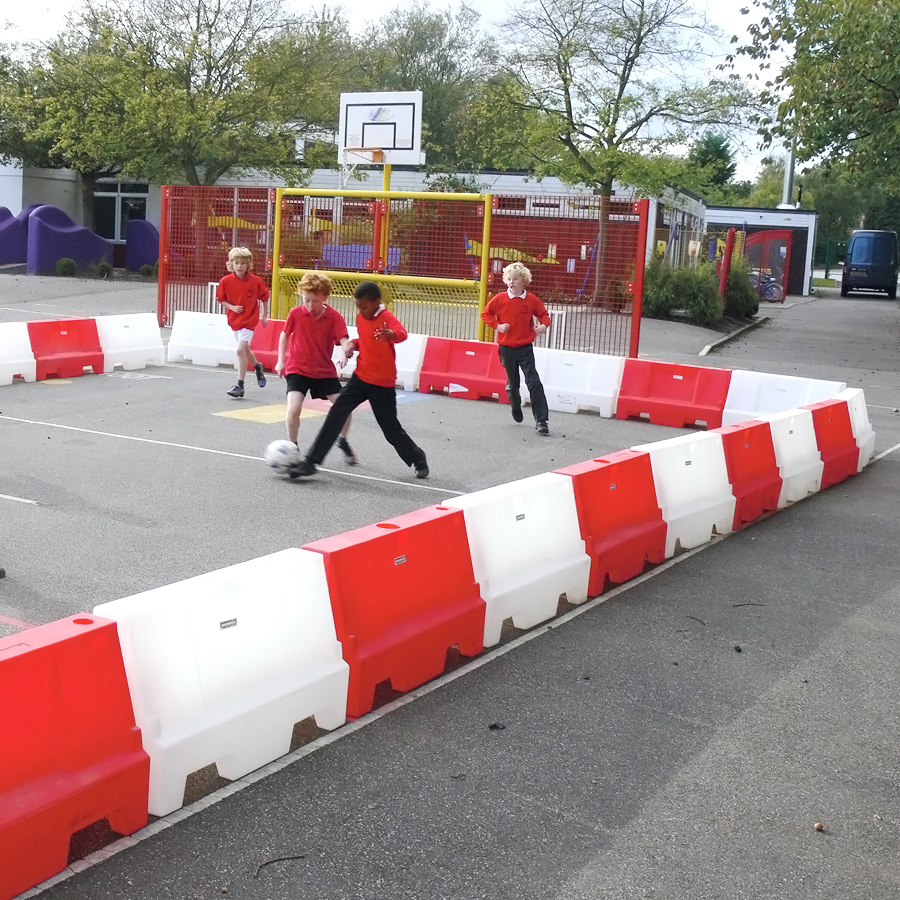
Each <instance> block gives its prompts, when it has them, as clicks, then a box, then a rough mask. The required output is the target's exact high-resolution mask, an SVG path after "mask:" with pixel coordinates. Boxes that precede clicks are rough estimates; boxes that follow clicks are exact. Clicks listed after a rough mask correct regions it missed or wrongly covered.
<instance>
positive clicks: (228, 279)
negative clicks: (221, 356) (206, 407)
mask: <svg viewBox="0 0 900 900" xmlns="http://www.w3.org/2000/svg"><path fill="white" fill-rule="evenodd" d="M252 267H253V254H252V253H251V252H250V251H249V250H248V249H247V248H246V247H232V248H231V250H229V251H228V262H227V263H226V264H225V268H226V269H227V270H228V274H227V275H226V276H225V277H224V278H223V279H222V280H221V281H220V282H219V286H218V288H216V300H218V302H219V303H221V304H222V305H223V306H224V307H225V309H226V310H227V313H226V315H227V316H228V325H229V327H230V328H231V330H232V331H233V332H234V336H235V339H236V340H237V369H238V381H237V384H236V385H235V386H234V387H233V388H232V389H231V390H230V391H228V392H227V393H228V396H229V397H234V398H235V399H240V398H241V397H243V396H244V379H245V378H246V377H247V371H248V370H249V369H253V370H254V372H255V373H256V383H257V384H258V385H259V386H260V387H265V386H266V376H265V374H264V373H263V367H262V363H261V362H259V360H257V358H256V354H255V353H254V352H253V351H252V350H251V349H250V341H251V340H252V339H253V331H254V329H255V328H256V326H257V325H258V324H259V323H260V322H262V325H263V328H265V327H266V322H267V321H268V317H267V315H266V309H267V307H266V304H267V302H268V300H269V286H268V285H267V284H266V283H265V281H263V280H262V278H260V277H259V276H258V275H255V274H254V273H253V272H251V271H250V269H251V268H252Z"/></svg>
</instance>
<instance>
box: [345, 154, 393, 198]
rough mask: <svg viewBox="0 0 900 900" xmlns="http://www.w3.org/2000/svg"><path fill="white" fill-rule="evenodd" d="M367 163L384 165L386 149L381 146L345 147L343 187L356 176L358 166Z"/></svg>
mask: <svg viewBox="0 0 900 900" xmlns="http://www.w3.org/2000/svg"><path fill="white" fill-rule="evenodd" d="M367 163H368V164H369V165H384V150H382V149H381V148H380V147H344V149H343V151H342V152H341V178H340V187H341V189H343V188H344V187H346V185H347V182H349V181H350V179H351V178H353V177H354V176H355V174H356V168H357V166H364V165H366V164H367Z"/></svg>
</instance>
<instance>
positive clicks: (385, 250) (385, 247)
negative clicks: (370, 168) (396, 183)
mask: <svg viewBox="0 0 900 900" xmlns="http://www.w3.org/2000/svg"><path fill="white" fill-rule="evenodd" d="M390 189H391V164H390V163H385V165H384V190H385V191H386V192H387V191H390ZM382 229H383V230H382V233H381V258H382V259H383V260H384V264H385V266H386V265H387V264H388V256H389V253H390V246H391V201H390V198H388V201H387V203H385V204H384V221H383V223H382Z"/></svg>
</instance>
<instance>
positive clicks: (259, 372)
mask: <svg viewBox="0 0 900 900" xmlns="http://www.w3.org/2000/svg"><path fill="white" fill-rule="evenodd" d="M253 371H254V372H256V383H257V384H258V385H259V386H260V387H265V386H266V375H265V372H264V371H263V366H262V363H260V362H258V363H257V364H256V365H255V366H254V367H253Z"/></svg>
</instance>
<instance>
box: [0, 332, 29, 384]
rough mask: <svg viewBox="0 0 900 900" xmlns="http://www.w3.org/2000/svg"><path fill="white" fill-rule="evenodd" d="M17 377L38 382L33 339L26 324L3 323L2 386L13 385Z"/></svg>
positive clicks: (0, 338)
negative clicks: (32, 344)
mask: <svg viewBox="0 0 900 900" xmlns="http://www.w3.org/2000/svg"><path fill="white" fill-rule="evenodd" d="M16 375H18V376H19V377H20V378H22V379H23V380H24V381H36V380H37V363H36V362H35V359H34V353H33V351H32V349H31V338H30V337H29V336H28V326H27V325H26V324H25V323H24V322H3V323H0V384H12V383H13V378H15V377H16Z"/></svg>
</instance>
